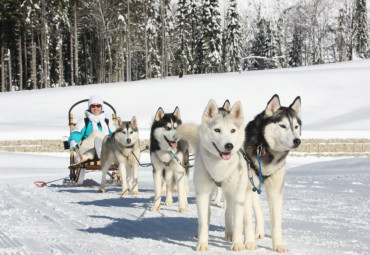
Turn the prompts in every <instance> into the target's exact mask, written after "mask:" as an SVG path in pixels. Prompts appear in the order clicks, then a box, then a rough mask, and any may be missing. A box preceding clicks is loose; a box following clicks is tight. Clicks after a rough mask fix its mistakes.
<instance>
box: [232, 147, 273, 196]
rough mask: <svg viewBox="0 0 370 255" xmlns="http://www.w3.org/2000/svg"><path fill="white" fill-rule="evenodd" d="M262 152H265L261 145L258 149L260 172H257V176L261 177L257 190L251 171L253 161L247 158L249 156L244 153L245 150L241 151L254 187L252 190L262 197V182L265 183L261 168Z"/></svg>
mask: <svg viewBox="0 0 370 255" xmlns="http://www.w3.org/2000/svg"><path fill="white" fill-rule="evenodd" d="M262 150H263V147H262V145H259V146H258V147H257V160H258V165H259V170H258V172H257V171H256V173H257V175H258V177H259V182H260V183H259V185H258V188H257V187H256V185H255V184H254V181H253V176H252V170H251V166H250V165H251V161H250V160H249V158H248V157H247V154H245V152H244V151H243V149H242V148H240V149H239V152H240V154H242V156H243V158H244V159H245V161H247V167H248V178H249V181H250V183H251V184H252V186H253V189H252V190H253V191H257V193H258V195H260V194H261V192H262V190H261V186H262V182H263V177H262V168H261V153H262ZM267 178H268V177H267Z"/></svg>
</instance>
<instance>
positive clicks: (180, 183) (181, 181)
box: [174, 169, 188, 212]
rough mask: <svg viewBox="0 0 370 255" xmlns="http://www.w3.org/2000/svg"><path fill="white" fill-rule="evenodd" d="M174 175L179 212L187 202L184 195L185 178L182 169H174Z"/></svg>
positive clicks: (182, 210) (183, 209)
mask: <svg viewBox="0 0 370 255" xmlns="http://www.w3.org/2000/svg"><path fill="white" fill-rule="evenodd" d="M174 175H175V179H176V183H177V191H178V198H179V212H184V211H185V210H186V207H187V204H188V201H187V197H186V180H187V178H186V174H185V171H183V169H176V170H175V173H174Z"/></svg>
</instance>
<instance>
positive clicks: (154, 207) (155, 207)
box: [150, 205, 160, 212]
mask: <svg viewBox="0 0 370 255" xmlns="http://www.w3.org/2000/svg"><path fill="white" fill-rule="evenodd" d="M159 208H160V206H159V205H154V206H153V207H152V208H150V210H151V211H152V212H153V211H159Z"/></svg>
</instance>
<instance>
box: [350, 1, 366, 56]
mask: <svg viewBox="0 0 370 255" xmlns="http://www.w3.org/2000/svg"><path fill="white" fill-rule="evenodd" d="M355 8H356V9H355V15H354V17H353V19H354V21H353V25H354V41H355V51H356V55H357V57H359V58H365V55H366V50H367V46H368V38H369V34H368V30H367V9H366V0H356V5H355Z"/></svg>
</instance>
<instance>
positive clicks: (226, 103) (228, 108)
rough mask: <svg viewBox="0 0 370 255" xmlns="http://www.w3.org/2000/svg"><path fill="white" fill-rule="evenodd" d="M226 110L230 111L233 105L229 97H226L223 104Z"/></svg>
mask: <svg viewBox="0 0 370 255" xmlns="http://www.w3.org/2000/svg"><path fill="white" fill-rule="evenodd" d="M222 108H224V109H225V110H226V111H230V108H231V105H230V101H229V99H226V101H225V103H224V105H223V106H222Z"/></svg>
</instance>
